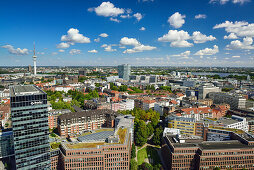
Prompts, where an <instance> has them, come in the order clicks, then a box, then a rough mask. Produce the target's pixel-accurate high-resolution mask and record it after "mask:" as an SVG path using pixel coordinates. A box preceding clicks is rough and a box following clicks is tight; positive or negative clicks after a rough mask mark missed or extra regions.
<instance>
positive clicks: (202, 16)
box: [195, 14, 206, 19]
mask: <svg viewBox="0 0 254 170" xmlns="http://www.w3.org/2000/svg"><path fill="white" fill-rule="evenodd" d="M195 19H206V15H205V14H198V15H195Z"/></svg>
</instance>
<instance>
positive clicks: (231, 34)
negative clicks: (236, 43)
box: [224, 33, 238, 39]
mask: <svg viewBox="0 0 254 170" xmlns="http://www.w3.org/2000/svg"><path fill="white" fill-rule="evenodd" d="M237 38H238V37H237V36H236V35H235V33H230V34H229V35H228V36H227V35H225V36H224V39H237Z"/></svg>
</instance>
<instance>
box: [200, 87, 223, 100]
mask: <svg viewBox="0 0 254 170" xmlns="http://www.w3.org/2000/svg"><path fill="white" fill-rule="evenodd" d="M210 92H221V89H220V88H219V87H215V86H212V85H204V86H200V87H199V88H198V99H205V98H206V97H207V94H208V93H210Z"/></svg>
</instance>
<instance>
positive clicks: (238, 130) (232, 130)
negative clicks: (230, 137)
mask: <svg viewBox="0 0 254 170" xmlns="http://www.w3.org/2000/svg"><path fill="white" fill-rule="evenodd" d="M209 128H212V129H219V130H227V131H231V132H235V133H237V134H243V133H245V132H244V131H242V130H240V129H232V128H225V127H219V126H212V125H211V126H209Z"/></svg>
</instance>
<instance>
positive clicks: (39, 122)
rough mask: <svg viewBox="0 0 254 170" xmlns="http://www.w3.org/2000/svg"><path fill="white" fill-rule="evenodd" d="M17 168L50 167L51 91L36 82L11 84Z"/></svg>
mask: <svg viewBox="0 0 254 170" xmlns="http://www.w3.org/2000/svg"><path fill="white" fill-rule="evenodd" d="M10 98H11V119H12V127H13V136H14V150H15V160H16V167H17V169H18V170H19V169H22V170H24V169H50V168H51V166H50V146H49V127H48V105H47V94H46V93H45V92H43V91H42V90H40V89H39V88H38V87H36V86H34V85H18V86H10Z"/></svg>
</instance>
